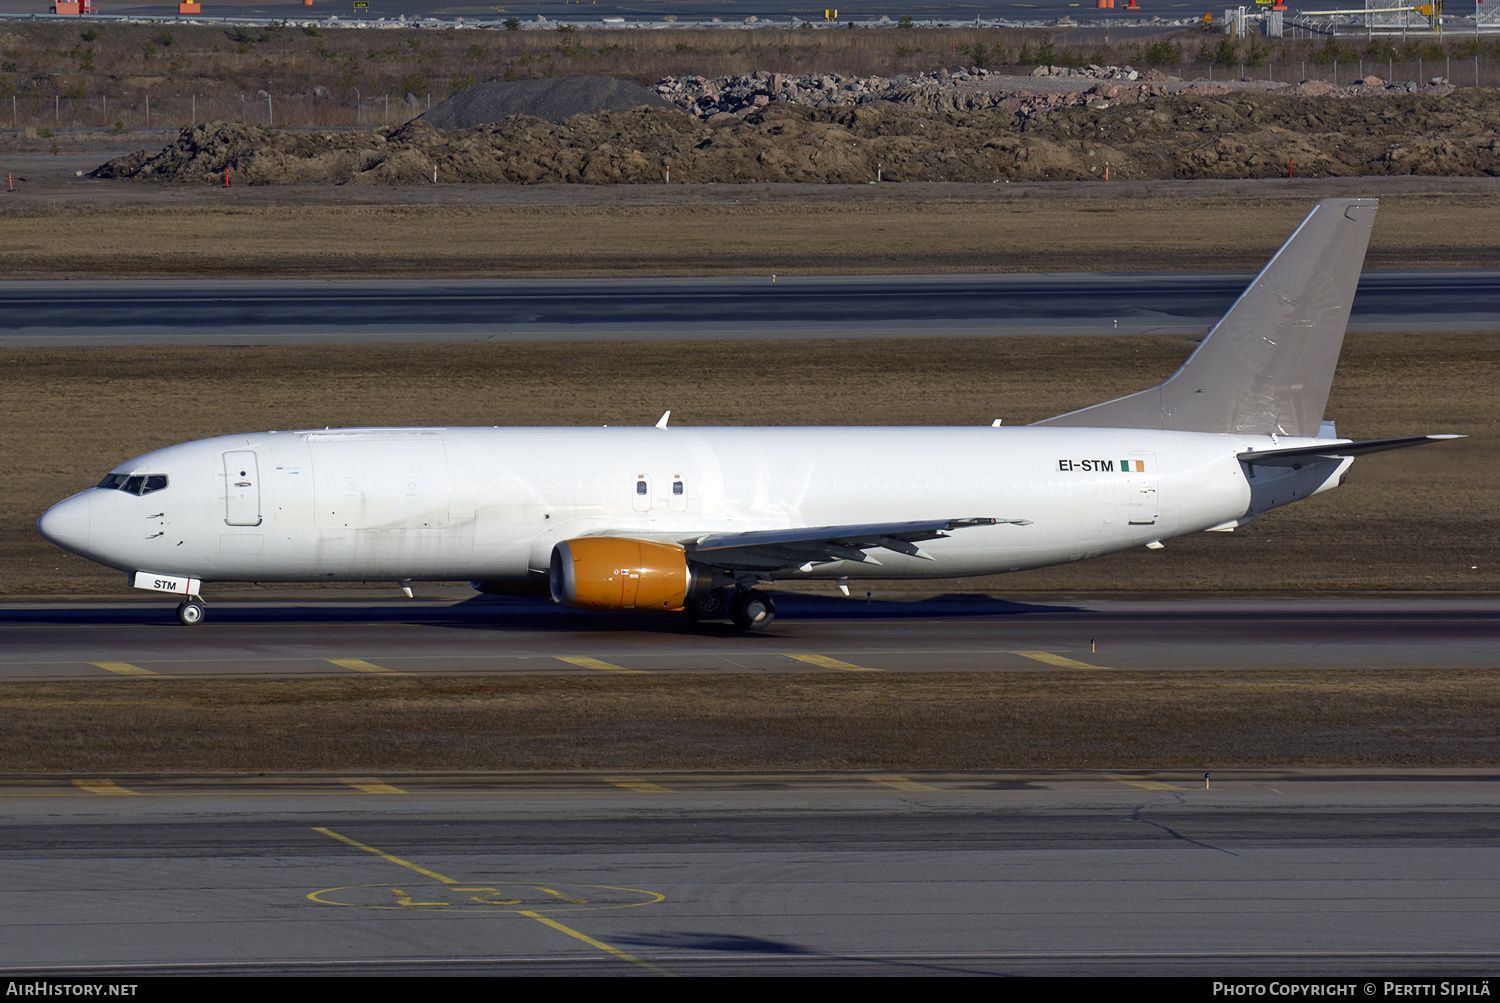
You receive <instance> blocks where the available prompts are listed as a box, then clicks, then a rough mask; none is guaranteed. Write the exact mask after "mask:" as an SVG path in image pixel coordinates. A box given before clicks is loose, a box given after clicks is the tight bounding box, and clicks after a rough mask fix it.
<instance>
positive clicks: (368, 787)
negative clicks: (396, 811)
mask: <svg viewBox="0 0 1500 1003" xmlns="http://www.w3.org/2000/svg"><path fill="white" fill-rule="evenodd" d="M339 783H341V784H348V785H349V786H350V787H353V788H354V789H355V790H357V791H364V792H365V793H366V794H405V793H406V791H403V790H402V789H401V788H399V787H392V786H391V785H390V784H388V783H386V782H385V781H384V780H361V779H356V778H354V777H339Z"/></svg>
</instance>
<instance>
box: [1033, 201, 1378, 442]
mask: <svg viewBox="0 0 1500 1003" xmlns="http://www.w3.org/2000/svg"><path fill="white" fill-rule="evenodd" d="M1377 204H1378V203H1377V200H1376V199H1324V200H1323V201H1321V202H1319V203H1318V204H1317V205H1316V206H1315V207H1314V208H1313V211H1312V212H1311V213H1309V214H1308V217H1307V218H1306V219H1304V220H1303V221H1302V225H1301V226H1299V227H1297V229H1296V231H1295V232H1294V233H1293V234H1292V235H1291V236H1290V237H1289V238H1287V242H1286V243H1285V244H1283V245H1281V250H1279V251H1277V252H1276V254H1275V255H1274V256H1273V257H1272V258H1271V260H1270V262H1268V263H1267V264H1266V267H1265V268H1263V269H1261V272H1260V274H1259V275H1257V276H1256V277H1255V280H1254V281H1253V282H1251V283H1250V285H1249V286H1248V287H1247V288H1246V289H1245V291H1244V292H1243V293H1241V294H1240V298H1239V299H1238V300H1236V301H1235V304H1234V306H1232V307H1230V308H1229V312H1228V313H1226V314H1225V315H1224V317H1223V319H1221V320H1220V321H1219V322H1218V323H1217V324H1215V325H1214V328H1213V330H1211V331H1209V332H1208V336H1207V337H1206V338H1204V339H1203V341H1202V342H1200V343H1199V345H1198V348H1197V349H1196V350H1195V351H1194V352H1193V354H1192V355H1190V356H1188V360H1187V361H1186V362H1184V363H1183V364H1182V368H1180V369H1178V370H1177V372H1175V373H1173V374H1172V375H1171V376H1170V377H1169V378H1168V379H1167V381H1166V382H1165V383H1162V384H1160V385H1159V386H1155V387H1152V388H1151V389H1150V390H1142V391H1140V392H1139V393H1134V394H1131V395H1129V396H1127V397H1119V398H1116V399H1115V400H1112V401H1105V402H1104V403H1102V404H1095V405H1093V406H1092V407H1086V408H1083V409H1081V410H1078V411H1070V412H1068V413H1067V414H1061V415H1058V416H1056V417H1054V418H1047V419H1045V420H1043V421H1039V422H1036V423H1035V424H1037V425H1069V426H1084V427H1093V428H1161V429H1172V430H1179V431H1186V432H1239V433H1245V434H1251V435H1271V434H1276V435H1289V436H1317V435H1318V433H1319V427H1320V425H1321V423H1322V420H1323V406H1324V405H1325V404H1326V403H1327V402H1328V390H1329V387H1330V386H1331V385H1332V384H1333V371H1334V368H1335V367H1336V366H1337V365H1338V360H1339V349H1340V347H1341V346H1342V345H1343V342H1344V329H1345V328H1346V327H1347V326H1348V323H1349V308H1350V306H1351V304H1352V303H1353V302H1354V290H1355V287H1356V286H1357V285H1358V284H1359V273H1360V270H1361V269H1362V268H1363V267H1364V260H1365V248H1366V246H1368V244H1369V242H1370V228H1371V226H1372V225H1373V224H1374V222H1375V208H1376V206H1377Z"/></svg>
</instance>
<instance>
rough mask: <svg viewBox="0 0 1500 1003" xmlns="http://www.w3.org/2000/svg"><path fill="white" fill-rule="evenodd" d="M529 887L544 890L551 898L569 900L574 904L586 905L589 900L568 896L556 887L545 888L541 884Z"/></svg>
mask: <svg viewBox="0 0 1500 1003" xmlns="http://www.w3.org/2000/svg"><path fill="white" fill-rule="evenodd" d="M531 887H533V888H535V889H536V890H537V891H539V892H546V893H547V894H548V895H551V896H552V897H553V898H557V899H562V900H563V901H564V902H571V903H573V904H574V905H588V904H589V900H588V899H575V898H570V897H568V896H567V895H564V894H563V893H562V892H560V891H558V890H557V889H556V888H547V887H545V886H543V885H532V886H531Z"/></svg>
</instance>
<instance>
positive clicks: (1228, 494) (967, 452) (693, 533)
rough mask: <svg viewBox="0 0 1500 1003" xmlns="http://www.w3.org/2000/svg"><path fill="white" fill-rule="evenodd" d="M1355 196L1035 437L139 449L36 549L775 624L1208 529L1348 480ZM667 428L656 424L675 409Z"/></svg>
mask: <svg viewBox="0 0 1500 1003" xmlns="http://www.w3.org/2000/svg"><path fill="white" fill-rule="evenodd" d="M1375 209H1376V202H1375V200H1374V199H1328V200H1325V201H1323V202H1320V203H1319V204H1318V205H1317V207H1316V208H1315V209H1314V210H1313V211H1312V213H1311V214H1310V215H1309V216H1308V217H1307V219H1305V220H1304V221H1303V222H1302V225H1301V226H1299V227H1298V228H1297V230H1296V232H1295V233H1293V234H1292V236H1291V237H1290V238H1289V239H1288V240H1287V242H1286V244H1285V245H1283V246H1282V248H1281V249H1280V250H1279V251H1278V252H1277V253H1276V255H1275V256H1274V257H1273V258H1272V259H1271V261H1270V263H1269V264H1267V265H1266V267H1265V268H1264V269H1263V270H1262V271H1261V273H1260V274H1259V275H1258V276H1257V277H1256V278H1255V280H1254V281H1253V282H1252V283H1251V284H1250V286H1249V288H1247V289H1246V290H1245V292H1244V293H1243V294H1242V295H1241V296H1240V298H1239V300H1238V301H1236V303H1235V304H1234V306H1233V307H1232V308H1231V309H1230V311H1229V312H1228V313H1227V314H1225V316H1224V318H1223V319H1222V320H1220V321H1219V323H1218V324H1217V325H1215V327H1214V329H1213V330H1212V331H1211V332H1209V335H1208V337H1207V338H1206V339H1204V341H1203V342H1202V343H1201V344H1200V345H1199V346H1198V348H1197V350H1196V351H1194V352H1193V353H1192V355H1191V356H1190V357H1189V358H1188V360H1187V361H1186V362H1185V363H1184V364H1183V366H1182V368H1180V369H1179V370H1178V371H1177V372H1176V373H1175V374H1173V375H1172V377H1171V378H1169V379H1168V380H1167V381H1166V382H1164V383H1162V384H1161V385H1159V386H1156V387H1153V388H1151V389H1149V390H1143V391H1141V392H1139V393H1136V394H1132V395H1130V396H1128V397H1122V398H1119V399H1118V400H1112V401H1108V402H1106V403H1103V404H1097V405H1094V406H1093V407H1088V408H1084V409H1083V410H1081V411H1074V412H1071V413H1069V414H1064V415H1059V416H1057V417H1055V418H1049V419H1047V420H1045V421H1040V422H1037V423H1036V424H1034V425H1029V426H1024V427H1001V426H1000V424H999V422H997V423H996V424H995V425H994V426H990V427H974V428H881V427H876V428H671V427H668V423H667V415H663V416H662V420H661V421H660V422H658V423H657V425H656V426H655V427H647V428H608V427H604V428H359V429H338V430H307V431H292V432H260V433H252V434H247V435H229V436H220V437H218V438H214V439H204V440H201V441H198V442H189V443H185V444H183V445H180V446H171V447H169V448H167V449H159V450H156V451H155V452H151V453H147V454H146V455H144V456H141V457H137V458H136V459H134V460H130V461H128V462H127V463H124V464H122V465H120V466H119V467H116V468H115V470H113V471H112V472H111V473H110V474H109V475H108V476H106V477H105V478H104V480H102V481H101V482H100V483H99V484H98V485H97V486H96V487H93V488H90V489H88V490H86V491H83V492H80V493H79V494H76V495H74V496H73V497H71V498H69V499H67V500H66V501H63V502H60V503H59V504H57V505H55V506H53V507H52V508H51V509H49V510H48V511H47V513H46V514H45V515H43V516H42V518H41V521H40V523H39V529H40V531H41V533H42V535H43V536H45V537H46V538H47V539H48V540H51V541H52V542H53V543H55V544H57V545H58V546H60V547H63V548H65V549H67V550H71V551H73V552H74V553H76V554H80V555H82V556H84V557H87V558H89V559H90V560H94V561H98V562H99V563H101V564H105V565H108V566H110V567H113V568H118V569H120V570H122V571H125V572H128V573H129V574H130V581H131V583H132V584H133V585H134V586H135V587H136V588H143V589H151V590H155V591H160V592H167V593H176V594H179V595H182V596H184V597H186V598H185V600H184V601H183V602H182V603H181V605H179V606H178V608H177V615H178V619H179V620H181V621H182V622H183V623H197V622H199V621H200V620H202V618H203V615H204V606H203V600H202V598H201V593H202V587H203V583H205V582H213V581H221V582H222V581H303V582H306V581H327V582H343V581H371V580H388V581H395V582H398V583H400V585H401V586H402V587H403V588H404V589H406V590H407V592H408V594H410V589H409V583H410V582H411V581H413V580H418V579H422V580H428V581H451V580H457V579H462V580H471V581H473V582H474V584H475V587H476V588H478V589H480V590H481V591H484V592H489V593H496V594H502V595H545V594H547V593H549V592H550V594H551V596H552V598H553V599H554V600H555V601H556V602H558V603H559V604H561V605H563V606H568V607H574V608H580V609H596V610H597V609H604V610H683V609H685V610H687V611H688V612H689V613H691V614H692V615H694V616H697V617H700V618H714V617H719V616H722V615H724V614H726V613H727V615H728V616H729V618H730V619H731V620H733V621H734V623H736V624H737V625H739V626H740V627H743V628H759V627H764V626H765V625H766V624H768V623H769V622H770V621H771V619H772V617H773V616H774V613H775V607H774V605H773V603H772V601H771V598H770V597H769V596H768V595H766V594H765V593H764V592H761V591H759V590H757V589H756V588H755V586H756V585H758V584H761V583H766V582H771V581H774V580H777V579H804V578H822V579H836V580H838V581H839V584H840V585H841V586H842V587H844V588H845V591H846V592H847V580H848V579H863V578H884V579H892V578H950V577H957V576H962V575H989V574H995V573H997V572H1005V571H1020V570H1022V569H1025V568H1040V567H1045V566H1047V565H1052V564H1062V563H1066V562H1069V561H1079V560H1083V559H1085V558H1089V557H1095V556H1098V555H1100V554H1109V553H1113V552H1115V551H1120V550H1127V549H1130V548H1132V547H1159V546H1160V545H1161V541H1163V540H1167V539H1170V538H1172V537H1177V536H1182V535H1184V534H1187V533H1199V532H1203V531H1205V530H1207V531H1228V530H1232V529H1234V528H1235V527H1236V526H1240V525H1243V524H1245V523H1246V522H1248V521H1249V520H1251V519H1253V518H1255V517H1256V516H1258V515H1261V514H1262V513H1264V512H1268V511H1270V510H1271V509H1273V508H1277V507H1279V506H1281V505H1286V504H1288V503H1290V502H1293V501H1297V500H1299V499H1302V498H1307V497H1309V496H1310V495H1314V494H1317V493H1318V492H1320V491H1326V490H1328V489H1329V488H1332V487H1335V486H1337V485H1338V484H1340V483H1342V481H1343V479H1344V475H1345V471H1346V470H1348V468H1349V465H1350V464H1351V463H1352V462H1353V461H1354V457H1355V456H1357V455H1361V454H1364V453H1373V452H1377V451H1379V450H1384V449H1396V448H1400V447H1403V446H1412V445H1417V444H1420V443H1423V442H1429V441H1433V440H1435V439H1443V438H1455V437H1454V436H1441V435H1424V436H1413V437H1409V438H1400V439H1380V440H1373V441H1366V442H1350V441H1349V440H1347V439H1339V438H1337V437H1336V435H1335V433H1334V430H1333V426H1332V423H1331V422H1330V423H1325V422H1323V420H1322V417H1323V407H1324V404H1325V402H1326V401H1327V398H1328V390H1329V386H1330V384H1331V382H1332V379H1333V371H1334V367H1335V365H1336V364H1337V361H1338V355H1339V347H1340V345H1341V343H1342V341H1343V337H1344V330H1345V327H1346V325H1347V323H1348V319H1349V307H1350V303H1351V302H1352V300H1353V298H1354V291H1355V286H1356V284H1357V282H1358V279H1359V273H1360V269H1361V267H1362V264H1363V261H1364V254H1365V247H1366V244H1367V243H1368V241H1369V235H1370V227H1371V225H1372V224H1373V222H1374V219H1375ZM669 413H670V412H669Z"/></svg>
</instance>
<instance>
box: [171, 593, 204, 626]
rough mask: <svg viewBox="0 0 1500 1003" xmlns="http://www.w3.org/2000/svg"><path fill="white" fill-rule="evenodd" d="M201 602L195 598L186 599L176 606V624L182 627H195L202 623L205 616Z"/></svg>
mask: <svg viewBox="0 0 1500 1003" xmlns="http://www.w3.org/2000/svg"><path fill="white" fill-rule="evenodd" d="M205 612H206V611H205V609H204V607H203V600H202V599H199V598H198V597H197V596H193V597H192V598H191V599H186V600H184V601H183V602H181V603H179V604H178V606H177V622H178V623H180V624H182V625H183V626H184V627H192V626H196V625H197V624H200V623H202V622H203V617H204V615H205Z"/></svg>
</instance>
